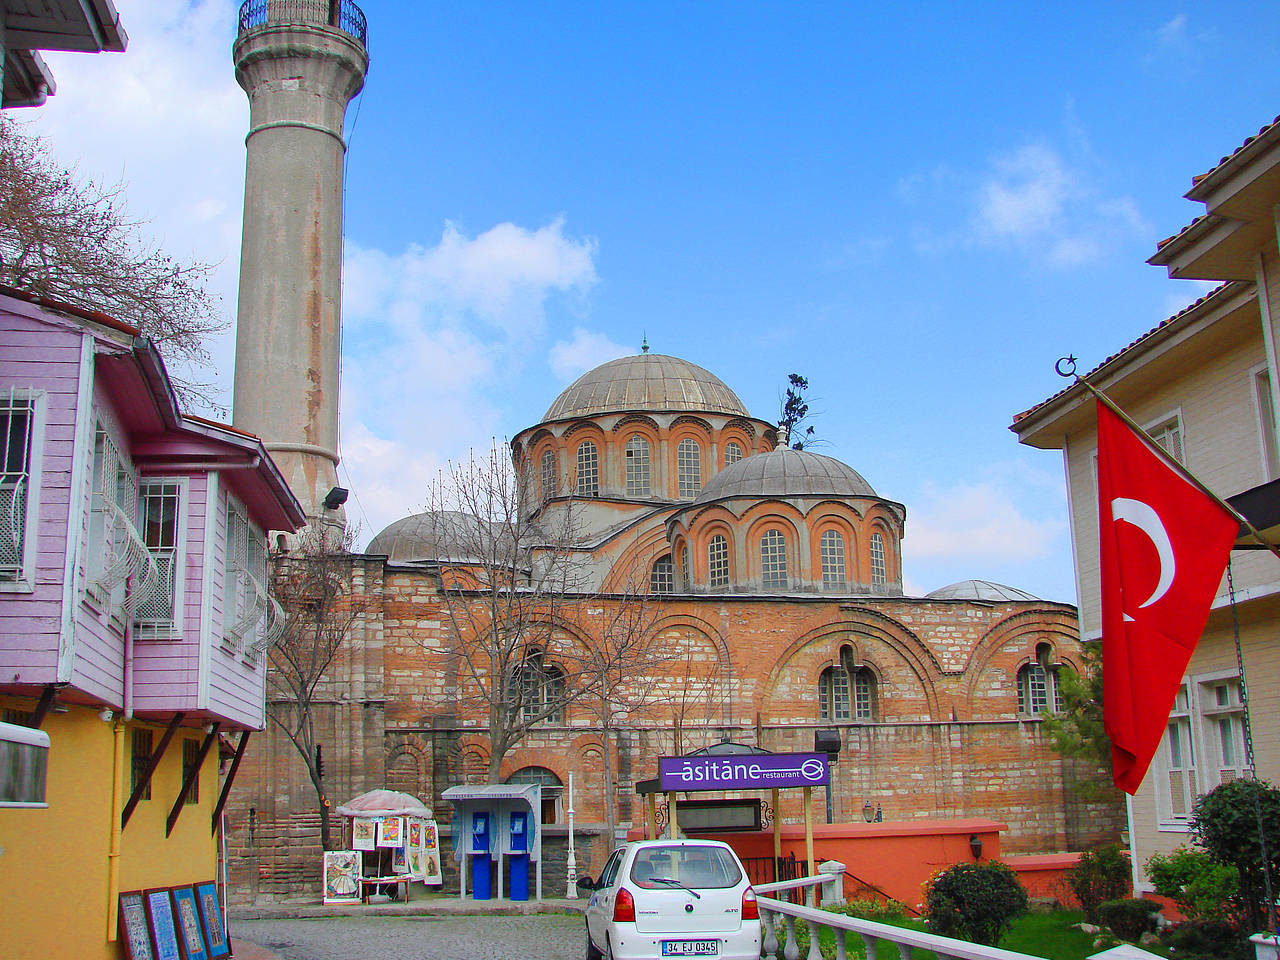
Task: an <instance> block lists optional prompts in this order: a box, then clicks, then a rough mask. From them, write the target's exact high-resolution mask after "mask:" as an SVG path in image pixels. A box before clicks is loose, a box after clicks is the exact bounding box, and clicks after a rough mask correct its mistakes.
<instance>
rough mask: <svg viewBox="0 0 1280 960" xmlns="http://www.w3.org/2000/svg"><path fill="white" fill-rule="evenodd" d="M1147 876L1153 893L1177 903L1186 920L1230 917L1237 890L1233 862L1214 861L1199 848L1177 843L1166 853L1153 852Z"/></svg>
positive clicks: (1224, 919) (1238, 880)
mask: <svg viewBox="0 0 1280 960" xmlns="http://www.w3.org/2000/svg"><path fill="white" fill-rule="evenodd" d="M1147 876H1148V877H1150V878H1151V883H1152V885H1153V886H1154V887H1155V890H1156V893H1158V894H1160V896H1162V897H1168V898H1169V899H1170V900H1172V901H1173V902H1174V903H1176V904H1177V905H1178V909H1179V910H1181V911H1182V912H1183V913H1184V914H1185V915H1186V916H1187V918H1188V919H1189V920H1217V921H1230V919H1231V918H1232V913H1233V906H1232V900H1233V899H1234V898H1235V897H1236V895H1237V894H1238V893H1239V892H1240V872H1239V871H1238V870H1237V869H1236V867H1235V865H1234V864H1229V863H1217V862H1216V861H1214V860H1213V858H1212V857H1210V856H1209V854H1207V853H1205V852H1204V851H1203V850H1192V849H1189V848H1187V847H1179V848H1178V849H1177V850H1175V851H1173V853H1171V854H1169V855H1168V856H1167V857H1166V856H1164V855H1163V854H1159V853H1157V854H1154V855H1153V856H1152V857H1151V858H1150V859H1149V860H1148V861H1147Z"/></svg>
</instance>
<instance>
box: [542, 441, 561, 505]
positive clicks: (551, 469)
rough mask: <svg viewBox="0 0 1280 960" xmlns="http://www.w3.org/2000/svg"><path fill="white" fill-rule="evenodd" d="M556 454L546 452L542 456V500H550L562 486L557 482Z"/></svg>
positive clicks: (549, 451)
mask: <svg viewBox="0 0 1280 960" xmlns="http://www.w3.org/2000/svg"><path fill="white" fill-rule="evenodd" d="M556 472H557V471H556V452H555V451H554V450H545V451H543V454H542V499H543V500H550V499H551V498H552V497H554V496H555V495H556V491H557V489H558V488H559V486H560V484H559V483H557V482H556Z"/></svg>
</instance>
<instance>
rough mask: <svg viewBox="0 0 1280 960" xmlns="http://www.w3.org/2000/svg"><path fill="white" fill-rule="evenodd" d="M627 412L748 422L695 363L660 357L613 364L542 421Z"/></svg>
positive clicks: (578, 384)
mask: <svg viewBox="0 0 1280 960" xmlns="http://www.w3.org/2000/svg"><path fill="white" fill-rule="evenodd" d="M626 410H655V411H657V410H688V411H691V412H697V413H727V414H729V415H731V416H736V417H749V416H751V414H749V413H747V408H746V407H744V406H743V405H742V401H741V400H739V399H738V395H737V394H736V393H734V392H733V391H732V390H730V389H729V388H728V387H727V386H726V385H725V383H724V381H723V380H721V379H720V378H719V377H717V376H716V375H715V374H714V373H712V372H711V371H709V370H704V369H702V367H700V366H698V365H697V364H696V363H690V362H689V361H688V360H681V359H680V358H679V357H668V356H664V355H662V354H660V353H642V354H640V355H639V356H635V357H622V358H621V359H619V360H610V361H609V362H608V363H603V364H601V365H600V366H598V367H596V368H595V369H594V370H588V371H587V372H586V373H584V374H583V375H582V376H580V377H579V378H578V379H577V380H575V381H573V383H571V384H569V386H568V387H566V388H565V389H564V391H563V392H562V393H561V394H560V396H558V397H556V399H555V402H554V403H553V404H551V406H550V407H549V408H547V412H546V414H545V415H544V416H543V418H542V419H543V421H544V422H545V421H548V420H565V419H567V418H569V417H593V416H596V415H597V414H601V413H620V412H622V411H626Z"/></svg>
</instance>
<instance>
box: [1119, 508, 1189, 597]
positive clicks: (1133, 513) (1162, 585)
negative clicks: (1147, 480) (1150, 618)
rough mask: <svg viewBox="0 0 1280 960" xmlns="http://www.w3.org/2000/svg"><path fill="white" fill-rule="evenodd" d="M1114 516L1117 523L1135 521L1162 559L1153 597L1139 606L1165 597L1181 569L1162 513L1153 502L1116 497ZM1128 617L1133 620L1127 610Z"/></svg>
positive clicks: (1152, 593)
mask: <svg viewBox="0 0 1280 960" xmlns="http://www.w3.org/2000/svg"><path fill="white" fill-rule="evenodd" d="M1111 517H1112V519H1113V520H1115V521H1117V522H1119V521H1121V520H1123V521H1125V522H1126V523H1131V524H1133V525H1134V526H1135V527H1137V528H1138V529H1139V530H1141V531H1142V532H1143V533H1145V534H1146V535H1147V537H1148V538H1149V539H1150V540H1151V543H1152V546H1154V547H1155V548H1156V555H1157V556H1158V557H1159V558H1160V580H1159V581H1158V582H1157V583H1156V588H1155V589H1154V590H1152V591H1151V596H1149V597H1147V599H1146V600H1144V601H1143V602H1142V603H1140V604H1138V609H1139V610H1141V609H1142V608H1143V607H1149V606H1151V604H1153V603H1155V602H1156V601H1157V600H1159V599H1160V598H1161V597H1163V596H1164V595H1165V593H1167V592H1168V590H1169V587H1171V586H1172V585H1173V577H1174V574H1175V573H1176V572H1177V562H1176V560H1175V558H1174V555H1173V544H1172V543H1171V542H1170V541H1169V533H1168V531H1166V530H1165V528H1164V523H1163V522H1162V521H1161V520H1160V514H1158V513H1156V512H1155V510H1154V509H1152V507H1151V505H1150V504H1147V503H1143V502H1142V501H1141V500H1131V499H1129V498H1128V497H1116V498H1115V499H1114V500H1112V501H1111ZM1124 618H1125V619H1126V620H1132V619H1133V617H1131V616H1129V614H1127V613H1126V614H1125V615H1124Z"/></svg>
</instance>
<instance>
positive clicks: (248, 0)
mask: <svg viewBox="0 0 1280 960" xmlns="http://www.w3.org/2000/svg"><path fill="white" fill-rule="evenodd" d="M267 23H306V24H312V25H320V26H326V27H332V28H334V29H335V30H341V31H342V32H343V33H346V34H348V35H349V36H351V37H354V38H355V39H356V40H358V41H360V45H361V46H365V34H366V31H367V27H366V24H365V19H364V11H363V10H361V9H360V8H359V7H358V6H356V5H355V4H354V3H352V2H351V0H245V2H244V3H242V4H241V5H240V28H239V32H238V33H237V37H243V36H244V35H245V34H246V33H248V32H249V31H250V30H253V29H254V28H255V27H261V26H262V25H264V24H267Z"/></svg>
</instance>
